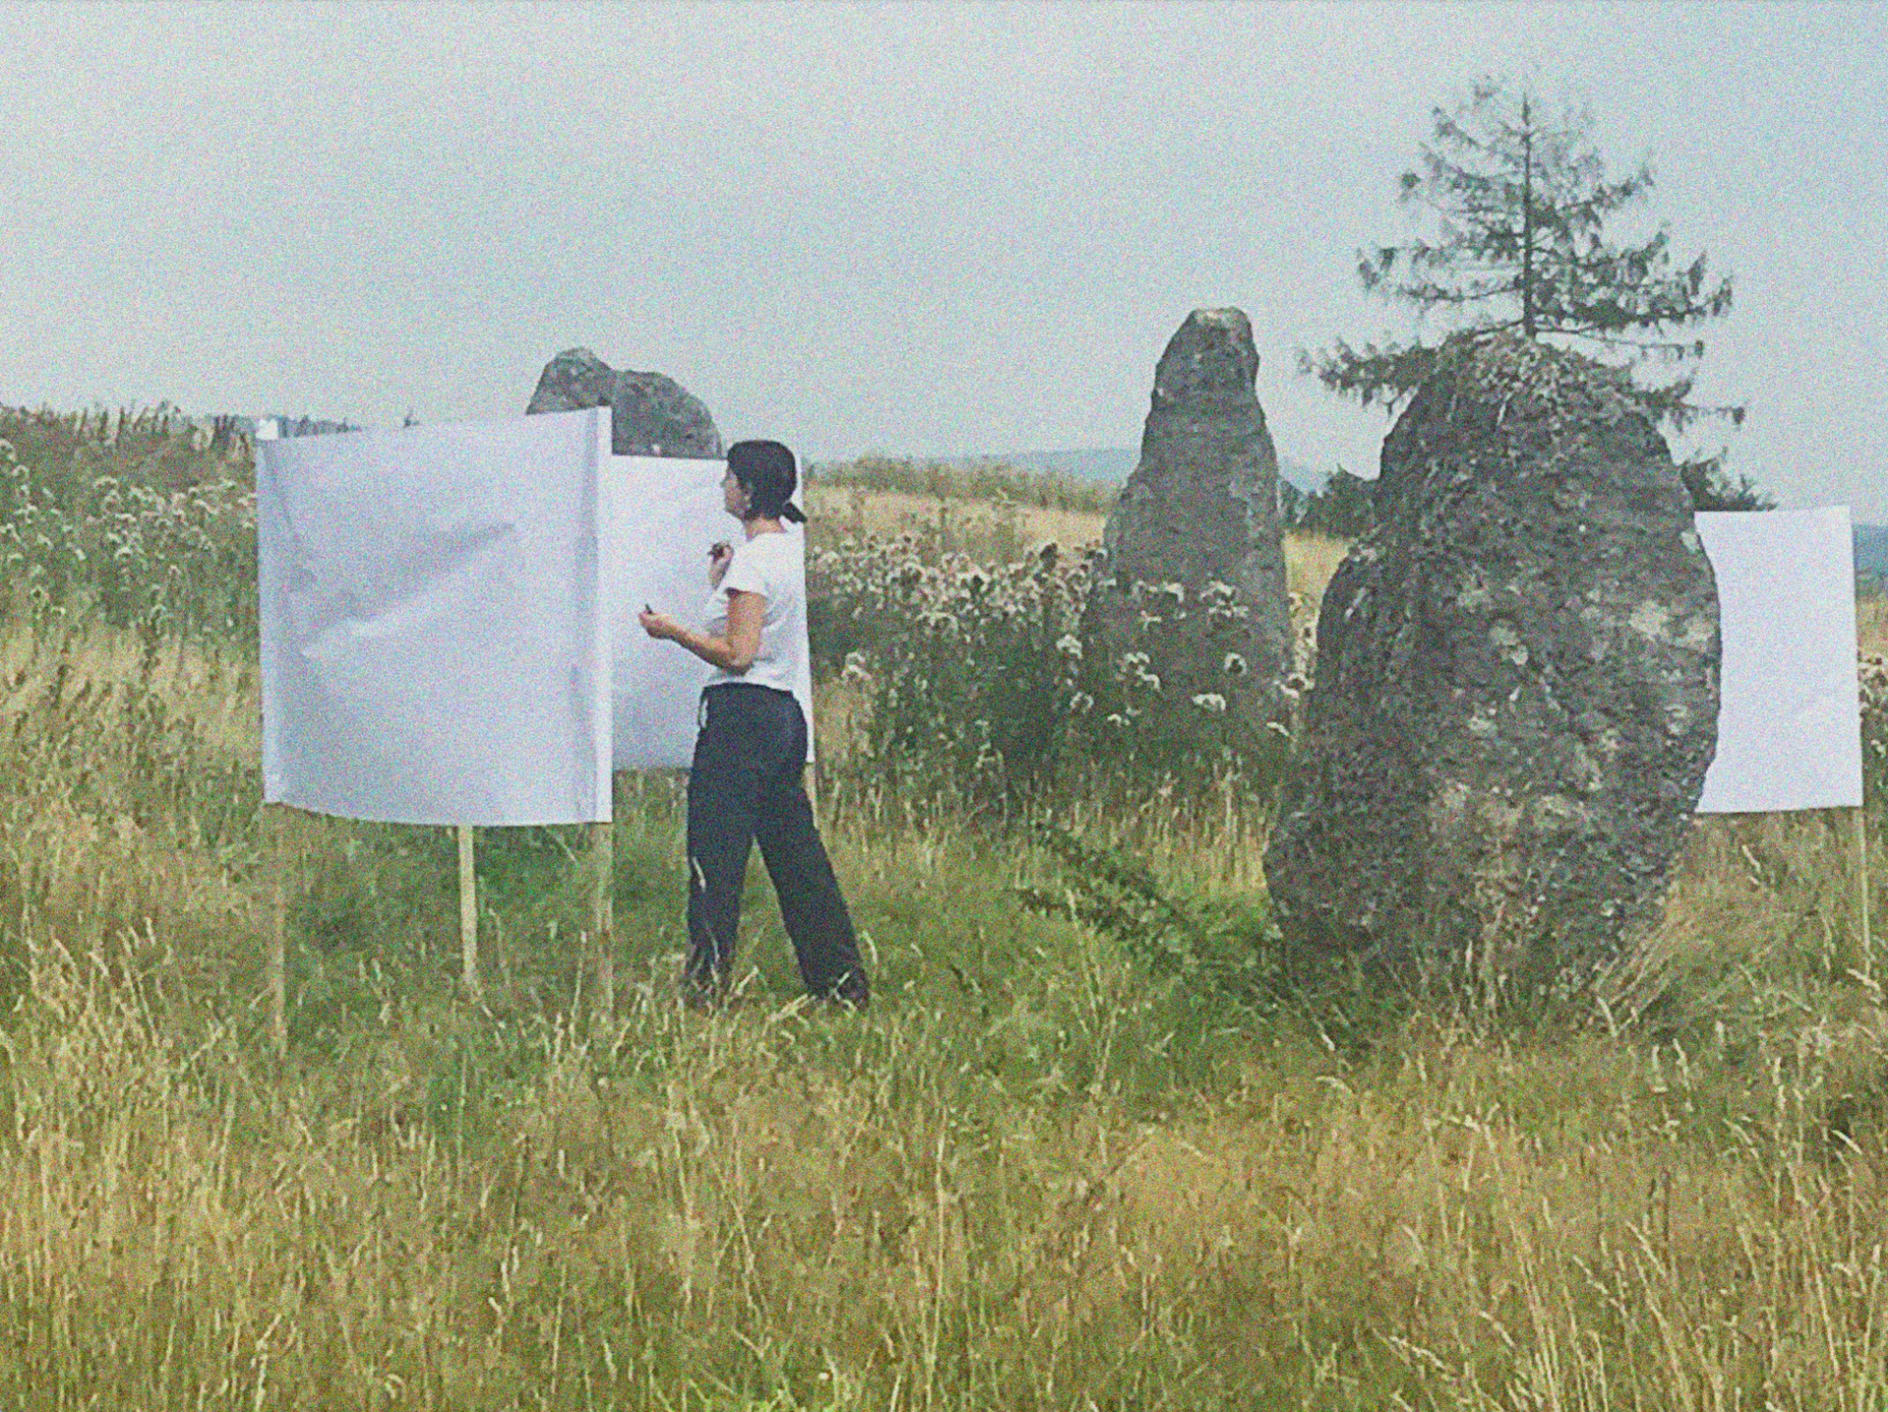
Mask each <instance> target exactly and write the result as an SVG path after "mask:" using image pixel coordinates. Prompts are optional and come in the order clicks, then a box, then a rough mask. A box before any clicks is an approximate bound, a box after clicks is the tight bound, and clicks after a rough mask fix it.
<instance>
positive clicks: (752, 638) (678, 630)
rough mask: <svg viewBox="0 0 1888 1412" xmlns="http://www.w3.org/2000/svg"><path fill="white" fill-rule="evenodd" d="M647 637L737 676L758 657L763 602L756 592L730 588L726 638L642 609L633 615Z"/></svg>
mask: <svg viewBox="0 0 1888 1412" xmlns="http://www.w3.org/2000/svg"><path fill="white" fill-rule="evenodd" d="M636 616H637V620H638V621H639V622H641V624H642V630H643V631H644V632H646V633H648V634H649V636H651V637H653V638H658V639H666V640H667V641H669V642H674V643H678V644H680V645H681V646H683V647H685V648H687V649H688V650H689V651H690V652H693V653H694V654H695V655H696V656H697V657H699V658H701V660H702V661H704V662H706V663H707V664H708V665H709V666H711V667H719V668H721V670H722V671H724V672H734V673H736V674H737V675H738V674H739V673H741V672H745V671H746V670H747V669H748V668H749V667H751V666H753V665H754V659H755V658H756V657H758V656H759V655H760V628H761V623H762V622H763V621H764V620H765V619H766V617H767V599H766V597H765V596H764V595H762V594H759V593H750V592H748V591H747V590H745V589H739V588H737V589H733V590H731V591H730V592H729V593H728V632H727V636H726V637H710V636H709V635H708V634H707V633H705V632H696V631H695V630H694V629H693V628H688V627H684V626H682V624H680V623H678V622H676V621H675V619H673V618H671V617H669V616H668V615H667V614H666V613H657V612H654V611H652V610H651V609H648V608H644V609H643V610H642V612H640V613H639V614H637V615H636Z"/></svg>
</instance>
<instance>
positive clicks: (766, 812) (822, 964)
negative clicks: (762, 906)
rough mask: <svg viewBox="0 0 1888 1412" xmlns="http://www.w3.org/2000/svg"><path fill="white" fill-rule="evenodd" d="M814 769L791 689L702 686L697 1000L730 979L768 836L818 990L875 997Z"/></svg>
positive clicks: (691, 811) (783, 903)
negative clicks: (811, 780)
mask: <svg viewBox="0 0 1888 1412" xmlns="http://www.w3.org/2000/svg"><path fill="white" fill-rule="evenodd" d="M805 769H806V717H805V715H804V714H803V713H802V712H801V710H800V703H799V702H798V701H796V700H795V699H794V697H793V694H792V693H791V692H786V691H776V690H774V689H773V688H771V687H765V686H754V685H749V684H747V683H729V684H727V685H718V686H711V687H709V688H708V689H707V690H706V691H704V692H703V693H702V726H701V734H700V735H699V736H698V737H696V740H695V762H694V765H693V766H692V768H691V769H690V771H689V776H688V973H687V978H686V980H687V985H688V987H689V989H690V992H691V994H693V995H694V996H695V997H697V998H700V999H708V998H712V997H713V996H714V995H716V994H717V993H719V991H720V989H721V987H722V986H723V985H724V984H725V983H726V981H727V976H728V972H729V969H730V968H731V967H732V965H733V963H734V938H735V933H736V931H737V930H738V929H739V927H740V924H741V884H742V882H743V881H744V880H745V878H746V876H747V855H748V853H749V851H750V850H751V849H752V847H753V845H754V844H755V843H756V842H758V843H759V844H760V856H761V859H762V860H763V861H764V862H765V863H766V864H767V874H768V876H769V877H771V878H772V879H773V884H774V892H775V894H776V895H778V897H779V899H780V917H781V920H782V921H783V922H785V923H786V927H787V936H788V938H789V939H790V940H791V941H792V942H793V950H794V954H795V956H796V957H797V958H798V960H799V963H800V976H801V978H802V979H803V980H804V981H805V982H806V988H807V989H808V990H809V991H811V992H812V993H813V994H814V995H819V996H826V997H830V998H833V999H839V1000H846V1001H850V1002H851V1003H853V1004H855V1005H863V1004H864V1003H865V1001H866V997H867V985H866V977H865V964H864V963H863V962H862V961H861V960H860V959H859V945H858V940H857V938H856V936H855V935H854V933H853V930H852V915H851V914H850V913H849V912H848V911H847V910H846V899H845V898H844V897H843V896H841V895H840V892H839V880H838V879H837V878H836V877H834V876H833V865H832V861H831V860H830V859H829V858H828V857H827V856H826V847H825V845H824V844H822V843H821V842H820V838H819V829H818V827H817V826H816V825H815V823H814V822H813V806H812V803H811V802H810V801H809V800H808V799H807V797H806V787H805V785H804V783H803V782H802V776H803V774H804V772H805Z"/></svg>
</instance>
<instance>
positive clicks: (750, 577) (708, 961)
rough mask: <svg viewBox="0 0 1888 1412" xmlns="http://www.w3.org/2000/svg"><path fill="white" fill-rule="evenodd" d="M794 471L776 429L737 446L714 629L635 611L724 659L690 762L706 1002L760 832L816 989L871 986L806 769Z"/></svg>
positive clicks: (700, 991)
mask: <svg viewBox="0 0 1888 1412" xmlns="http://www.w3.org/2000/svg"><path fill="white" fill-rule="evenodd" d="M797 484H798V475H797V472H796V470H795V467H794V460H793V453H792V452H791V451H789V450H788V449H787V448H786V447H785V446H783V445H781V444H780V443H779V442H777V441H737V442H736V443H735V444H734V445H732V446H730V447H729V448H728V473H727V475H726V476H725V477H724V478H723V479H722V482H721V494H722V504H723V505H724V506H725V507H726V509H727V511H728V513H729V514H730V515H733V516H734V517H735V518H736V519H738V520H739V521H740V522H741V525H742V528H743V529H744V530H745V532H746V533H745V538H744V539H743V541H742V542H741V543H740V544H739V545H735V546H730V545H727V544H717V545H715V546H714V548H712V549H711V550H709V558H708V581H709V585H710V587H711V589H712V594H711V596H710V598H709V603H708V613H707V622H706V624H705V628H704V630H703V631H700V632H697V631H695V630H694V629H691V628H688V627H685V626H683V625H682V624H681V623H678V622H676V621H675V620H674V619H673V618H669V617H667V616H665V615H663V614H661V613H658V612H655V611H654V610H653V609H650V608H647V607H645V608H644V609H643V611H642V612H641V614H639V615H638V620H639V621H640V622H641V624H642V627H643V631H645V632H646V633H648V634H649V636H650V637H653V638H658V639H663V640H666V641H669V642H674V643H677V644H678V645H680V646H681V647H684V648H686V649H687V650H688V651H690V652H692V653H694V655H695V656H697V657H699V658H701V660H702V661H704V662H706V663H708V664H709V665H710V666H712V667H713V668H714V669H715V671H714V673H713V675H711V676H710V677H709V679H708V684H707V685H706V686H705V687H704V688H703V689H702V704H701V732H700V734H699V735H698V736H697V737H696V740H695V757H694V763H693V765H692V766H691V767H690V770H689V776H688V964H687V969H686V971H685V972H684V978H683V986H684V994H685V997H686V998H687V999H688V1000H689V1001H690V1002H691V1003H694V1004H698V1005H706V1004H711V1003H713V1002H715V1001H716V1000H718V999H720V998H721V997H722V996H723V995H724V994H725V993H726V989H727V984H728V977H729V974H730V972H731V970H732V968H733V964H734V941H735V933H736V931H737V930H738V929H739V926H740V920H741V885H742V882H743V881H744V880H745V878H746V875H747V858H748V853H749V852H750V851H751V849H752V847H753V845H754V843H756V842H758V843H759V844H760V856H761V859H762V861H763V862H765V863H766V865H767V874H768V876H769V877H770V878H772V879H773V885H774V892H775V894H776V895H777V896H778V897H779V899H780V916H781V920H782V921H783V922H785V923H786V928H787V936H788V938H789V939H790V940H791V941H792V943H793V950H794V955H795V957H796V958H797V959H798V961H799V964H800V976H801V978H802V979H803V980H804V981H805V982H806V988H807V990H808V991H809V992H810V993H811V994H813V995H816V996H820V997H823V998H826V999H831V1000H837V1001H840V1002H843V1003H845V1004H848V1005H852V1006H855V1007H859V1006H863V1005H865V1004H866V1002H867V1000H868V998H869V994H870V987H869V985H868V983H867V980H866V974H865V964H864V962H863V961H862V960H861V959H860V957H859V946H858V939H857V937H856V935H855V934H854V931H853V927H852V915H851V913H850V912H849V911H848V910H847V908H846V899H845V897H844V896H843V895H842V894H841V892H840V890H839V880H838V878H837V877H835V876H834V874H833V867H832V861H831V859H830V858H828V856H827V854H826V847H825V845H824V844H823V843H821V841H820V837H819V828H818V826H817V824H816V823H815V822H814V818H813V806H812V802H811V801H810V800H809V799H808V798H807V794H806V786H805V781H804V774H805V770H806V757H807V722H806V714H805V712H803V711H802V710H801V709H800V703H799V700H798V698H796V697H795V696H794V694H793V687H794V683H795V682H796V681H798V680H799V679H800V677H801V673H802V670H803V668H804V666H805V662H804V653H805V651H806V579H805V572H804V568H803V565H802V560H801V555H800V552H799V549H798V547H797V546H796V545H795V544H794V543H793V540H792V539H791V537H789V536H788V534H787V533H786V525H787V524H788V523H803V522H804V521H805V518H806V517H805V516H804V515H803V514H801V513H800V511H799V509H798V508H797V507H796V506H794V505H793V504H792V503H791V497H792V495H793V492H794V488H795V487H796V485H797Z"/></svg>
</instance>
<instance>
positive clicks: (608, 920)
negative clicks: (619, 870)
mask: <svg viewBox="0 0 1888 1412" xmlns="http://www.w3.org/2000/svg"><path fill="white" fill-rule="evenodd" d="M590 937H591V942H590V944H591V946H592V947H594V948H595V952H594V957H595V962H596V990H597V999H596V1007H597V1014H599V1015H601V1016H603V1017H604V1018H605V1019H608V1018H611V1017H613V1016H614V1015H615V1014H616V825H615V824H613V823H601V824H592V825H590Z"/></svg>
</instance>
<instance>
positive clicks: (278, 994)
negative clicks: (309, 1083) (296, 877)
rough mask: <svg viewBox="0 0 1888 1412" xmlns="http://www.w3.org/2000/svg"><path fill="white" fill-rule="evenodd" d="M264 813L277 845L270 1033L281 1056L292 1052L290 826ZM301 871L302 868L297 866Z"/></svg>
mask: <svg viewBox="0 0 1888 1412" xmlns="http://www.w3.org/2000/svg"><path fill="white" fill-rule="evenodd" d="M263 811H264V817H265V818H266V819H268V820H269V821H270V828H269V829H268V833H269V835H270V836H271V837H272V838H273V841H274V842H275V844H276V847H275V848H274V849H273V850H271V851H272V852H273V853H274V854H275V867H274V868H273V870H272V871H273V872H274V874H275V886H274V889H273V892H274V896H273V897H272V898H271V899H270V907H269V955H268V965H267V968H266V969H267V971H268V982H269V1037H270V1038H271V1040H273V1041H274V1043H275V1053H276V1057H277V1058H286V1057H287V1055H288V878H287V874H288V870H289V867H290V857H289V855H290V852H291V850H289V849H287V848H284V847H282V844H283V842H284V841H285V835H286V833H287V830H286V829H284V828H283V827H282V816H281V814H280V813H279V812H278V811H276V810H272V809H270V808H269V806H268V805H266V804H265V805H264V806H263ZM297 871H299V869H298V870H297Z"/></svg>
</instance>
